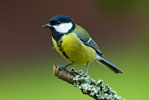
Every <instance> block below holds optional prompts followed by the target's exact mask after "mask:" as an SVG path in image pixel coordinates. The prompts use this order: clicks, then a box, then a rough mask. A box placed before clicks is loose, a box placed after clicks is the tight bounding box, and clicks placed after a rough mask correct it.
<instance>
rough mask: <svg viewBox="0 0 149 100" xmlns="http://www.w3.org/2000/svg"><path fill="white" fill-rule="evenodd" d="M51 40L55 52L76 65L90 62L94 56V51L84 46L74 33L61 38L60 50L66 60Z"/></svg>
mask: <svg viewBox="0 0 149 100" xmlns="http://www.w3.org/2000/svg"><path fill="white" fill-rule="evenodd" d="M52 40H53V44H54V46H55V48H56V50H57V51H58V52H59V53H60V54H61V55H62V56H63V57H64V58H65V59H67V60H68V61H71V62H74V63H76V64H81V63H87V62H90V61H92V60H93V59H94V58H95V56H96V51H95V50H94V49H93V48H91V47H88V46H86V45H84V44H83V43H82V42H81V41H80V39H79V38H78V37H77V36H76V35H75V34H74V33H70V34H67V35H64V36H63V37H62V44H61V48H62V50H63V51H64V52H65V54H66V55H67V56H68V58H67V57H65V56H64V55H63V53H62V52H61V51H60V50H59V48H58V47H57V43H56V41H55V40H54V39H53V38H52Z"/></svg>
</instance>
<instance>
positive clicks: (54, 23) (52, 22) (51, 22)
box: [50, 21, 60, 25]
mask: <svg viewBox="0 0 149 100" xmlns="http://www.w3.org/2000/svg"><path fill="white" fill-rule="evenodd" d="M50 24H51V25H58V24H60V22H58V21H50Z"/></svg>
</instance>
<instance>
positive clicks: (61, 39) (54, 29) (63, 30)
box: [43, 15, 123, 77]
mask: <svg viewBox="0 0 149 100" xmlns="http://www.w3.org/2000/svg"><path fill="white" fill-rule="evenodd" d="M43 27H44V28H49V29H50V31H51V35H52V42H53V45H54V47H55V48H56V50H57V51H58V52H59V53H60V55H62V56H63V57H64V58H65V59H66V60H67V61H69V62H70V63H69V64H67V65H64V66H61V67H60V69H61V68H66V67H68V66H70V65H72V64H87V67H86V72H85V73H84V74H83V76H84V77H86V76H87V75H88V68H89V64H90V62H92V61H93V60H96V61H98V62H99V63H101V64H102V65H104V66H106V67H108V68H109V69H111V70H112V71H113V72H115V73H123V70H121V69H120V68H119V67H118V66H116V65H115V64H113V63H111V62H110V61H109V60H107V59H106V58H105V57H104V56H103V53H102V52H101V50H100V48H99V46H98V45H97V44H96V42H95V41H94V40H93V39H92V38H91V37H90V35H89V33H88V32H87V31H86V30H85V29H84V28H83V27H81V26H80V25H77V24H76V22H75V21H74V20H73V19H72V18H71V17H69V16H65V15H56V16H54V17H52V18H51V19H50V20H49V22H48V24H44V25H43Z"/></svg>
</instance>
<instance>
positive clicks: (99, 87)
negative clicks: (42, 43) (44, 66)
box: [53, 66, 125, 100]
mask: <svg viewBox="0 0 149 100" xmlns="http://www.w3.org/2000/svg"><path fill="white" fill-rule="evenodd" d="M53 71H54V75H55V76H56V77H58V78H59V79H62V80H64V81H66V82H68V83H70V84H72V85H73V86H75V87H77V88H79V89H80V90H81V91H82V93H83V94H87V95H89V96H90V97H93V98H94V99H96V100H125V99H122V98H121V97H120V96H118V95H117V94H116V92H115V91H114V90H112V88H110V87H109V86H108V85H104V84H103V81H102V80H99V81H98V82H96V81H95V80H93V79H91V78H90V77H89V76H87V77H83V76H82V75H83V72H82V71H79V72H78V71H76V70H74V69H70V70H67V69H60V70H58V69H57V66H53Z"/></svg>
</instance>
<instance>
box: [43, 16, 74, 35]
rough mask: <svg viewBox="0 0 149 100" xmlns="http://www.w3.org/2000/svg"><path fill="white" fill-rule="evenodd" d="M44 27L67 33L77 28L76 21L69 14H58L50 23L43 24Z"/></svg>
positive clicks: (55, 31)
mask: <svg viewBox="0 0 149 100" xmlns="http://www.w3.org/2000/svg"><path fill="white" fill-rule="evenodd" d="M43 27H44V28H50V29H51V31H52V32H54V33H59V34H67V33H70V32H72V31H73V30H74V29H75V22H74V21H73V20H72V19H71V18H70V17H68V16H64V15H57V16H54V17H53V18H51V19H50V21H49V23H48V24H45V25H43Z"/></svg>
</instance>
